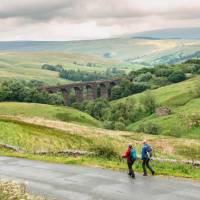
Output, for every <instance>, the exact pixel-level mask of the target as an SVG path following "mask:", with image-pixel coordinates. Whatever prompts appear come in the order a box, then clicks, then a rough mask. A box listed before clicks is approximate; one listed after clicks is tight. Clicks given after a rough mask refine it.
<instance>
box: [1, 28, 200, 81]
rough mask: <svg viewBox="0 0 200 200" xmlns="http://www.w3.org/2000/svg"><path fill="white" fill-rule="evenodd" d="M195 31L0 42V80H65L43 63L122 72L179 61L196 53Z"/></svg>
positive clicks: (199, 51) (198, 51)
mask: <svg viewBox="0 0 200 200" xmlns="http://www.w3.org/2000/svg"><path fill="white" fill-rule="evenodd" d="M196 30H198V31H196ZM198 32H199V29H180V30H179V29H169V30H158V31H152V32H145V33H141V34H135V35H127V36H120V37H117V38H109V39H99V40H85V41H58V42H56V41H13V42H12V41H11V42H0V82H2V81H3V80H7V79H13V78H16V79H23V80H32V79H37V80H42V81H44V82H45V83H48V84H52V85H55V84H62V83H66V82H67V80H64V79H61V78H59V77H58V73H56V72H52V71H47V70H42V69H41V66H42V65H43V64H44V63H47V64H50V65H57V64H61V65H63V66H64V68H65V69H80V70H86V71H102V70H103V71H105V70H106V69H107V68H111V67H117V68H119V69H122V70H124V71H126V72H129V71H131V70H134V69H139V68H142V67H153V66H155V65H158V64H163V63H164V64H174V63H180V62H182V61H185V60H188V59H191V58H197V57H199V56H200V40H199V39H198V37H197V36H198ZM183 35H187V36H188V37H182V36H183ZM91 64H92V65H93V66H91Z"/></svg>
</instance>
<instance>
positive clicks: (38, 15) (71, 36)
mask: <svg viewBox="0 0 200 200" xmlns="http://www.w3.org/2000/svg"><path fill="white" fill-rule="evenodd" d="M198 26H199V27H200V0H0V40H4V41H5V40H78V39H94V38H107V37H112V36H116V35H121V34H128V33H135V32H140V31H146V30H153V29H163V28H174V27H198Z"/></svg>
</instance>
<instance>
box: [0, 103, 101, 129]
mask: <svg viewBox="0 0 200 200" xmlns="http://www.w3.org/2000/svg"><path fill="white" fill-rule="evenodd" d="M0 116H13V117H17V116H18V117H29V118H42V119H50V120H58V121H64V122H75V123H78V124H85V125H89V126H96V127H100V126H101V123H100V122H99V121H97V120H96V119H94V118H92V117H91V116H90V115H88V114H86V113H83V112H80V111H78V110H75V109H73V108H69V107H64V106H52V105H45V104H34V103H14V102H9V103H7V102H3V103H0Z"/></svg>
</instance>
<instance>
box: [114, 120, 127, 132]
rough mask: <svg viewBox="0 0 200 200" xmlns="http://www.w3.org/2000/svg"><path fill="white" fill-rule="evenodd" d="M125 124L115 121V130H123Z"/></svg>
mask: <svg viewBox="0 0 200 200" xmlns="http://www.w3.org/2000/svg"><path fill="white" fill-rule="evenodd" d="M125 127H126V126H125V124H124V123H123V122H115V130H121V131H123V130H124V129H125Z"/></svg>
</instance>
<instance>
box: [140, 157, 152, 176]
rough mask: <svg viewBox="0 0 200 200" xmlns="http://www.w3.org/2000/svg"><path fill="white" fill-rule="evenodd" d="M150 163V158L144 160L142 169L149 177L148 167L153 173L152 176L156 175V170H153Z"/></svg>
mask: <svg viewBox="0 0 200 200" xmlns="http://www.w3.org/2000/svg"><path fill="white" fill-rule="evenodd" d="M149 162H150V159H149V158H145V159H143V161H142V168H143V172H144V175H147V170H146V167H147V168H148V169H149V170H150V171H151V173H152V174H154V170H153V169H152V167H151V166H150V164H149Z"/></svg>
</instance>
